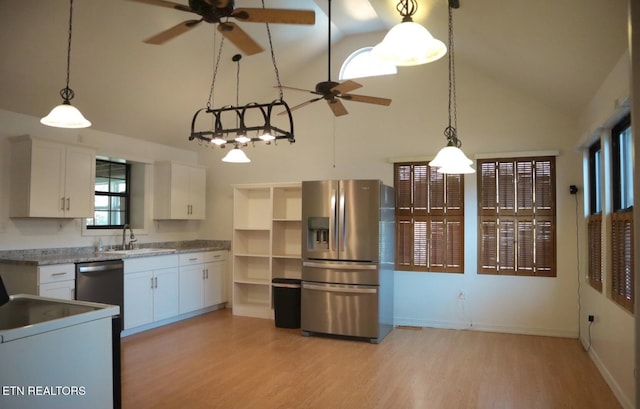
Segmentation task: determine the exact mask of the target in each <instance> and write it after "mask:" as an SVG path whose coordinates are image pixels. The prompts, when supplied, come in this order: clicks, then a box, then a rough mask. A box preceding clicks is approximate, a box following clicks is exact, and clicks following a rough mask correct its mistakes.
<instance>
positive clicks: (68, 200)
mask: <svg viewBox="0 0 640 409" xmlns="http://www.w3.org/2000/svg"><path fill="white" fill-rule="evenodd" d="M70 208H71V199H70V198H67V210H69V209H70Z"/></svg>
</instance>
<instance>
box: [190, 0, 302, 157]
mask: <svg viewBox="0 0 640 409" xmlns="http://www.w3.org/2000/svg"><path fill="white" fill-rule="evenodd" d="M262 7H263V8H264V0H263V1H262ZM266 27H267V36H268V38H269V47H270V49H271V61H272V63H273V70H274V72H275V75H276V80H277V82H278V87H277V88H279V90H280V96H279V98H278V99H276V100H274V101H272V102H270V103H264V104H259V103H256V102H251V103H248V104H246V105H243V106H241V105H240V102H239V95H240V60H241V59H242V56H241V55H240V54H236V55H234V56H233V58H232V61H234V62H235V63H237V70H236V103H235V105H234V106H231V105H226V106H223V107H221V108H216V109H214V108H211V105H212V101H213V95H214V92H213V89H214V86H215V81H216V75H217V73H218V66H219V63H220V56H221V55H222V47H223V44H224V37H222V40H221V42H220V47H219V49H218V53H217V57H216V61H215V66H214V70H213V77H212V80H211V89H210V91H209V100H208V102H207V107H206V108H202V109H199V110H198V111H196V113H195V115H194V116H193V119H192V121H191V134H190V135H189V140H196V141H198V142H200V143H201V144H204V145H206V146H218V147H219V148H221V149H224V148H226V147H227V146H233V148H232V149H231V150H230V151H229V152H228V153H227V154H226V155H225V156H224V158H223V159H222V161H223V162H231V163H249V162H251V160H250V159H249V158H248V157H247V155H246V154H245V152H244V151H243V150H242V148H244V147H246V146H248V145H249V143H251V144H253V145H254V146H255V144H256V143H260V144H265V145H271V144H273V145H277V141H278V140H282V139H286V140H287V141H289V143H294V142H295V141H296V140H295V138H294V135H293V116H292V114H291V109H290V108H289V106H288V105H287V103H286V102H285V101H284V99H283V94H282V85H281V84H280V75H279V72H278V66H277V65H276V58H275V54H274V52H273V44H272V41H271V31H270V29H269V24H268V23H266ZM214 42H215V41H214ZM214 57H215V53H214ZM274 108H278V109H284V111H283V112H280V113H279V114H278V115H284V114H286V117H285V118H284V119H283V120H282V121H281V122H282V123H285V125H284V126H283V127H281V126H279V125H278V124H276V123H275V121H272V119H274V120H275V114H274V115H273V117H272V113H273V109H274ZM200 114H204V115H211V119H212V126H211V128H209V129H206V130H204V131H196V122H197V119H198V116H199V115H200ZM286 119H288V124H287V123H286V122H285V121H286ZM231 124H233V125H231ZM287 125H288V128H287Z"/></svg>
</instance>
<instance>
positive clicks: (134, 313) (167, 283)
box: [124, 255, 179, 330]
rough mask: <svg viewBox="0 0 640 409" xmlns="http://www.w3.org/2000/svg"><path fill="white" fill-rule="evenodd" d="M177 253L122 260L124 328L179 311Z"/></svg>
mask: <svg viewBox="0 0 640 409" xmlns="http://www.w3.org/2000/svg"><path fill="white" fill-rule="evenodd" d="M178 265H179V259H178V256H177V255H168V256H158V257H141V258H133V259H125V260H124V310H125V311H124V328H125V330H126V329H130V328H135V327H138V326H141V325H145V324H150V323H152V322H155V321H160V320H164V319H167V318H171V317H175V316H177V315H178V314H179V308H178V306H179V290H178V289H179V282H178V276H179V268H178Z"/></svg>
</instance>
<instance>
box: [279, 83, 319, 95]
mask: <svg viewBox="0 0 640 409" xmlns="http://www.w3.org/2000/svg"><path fill="white" fill-rule="evenodd" d="M273 88H282V89H290V90H292V91H302V92H310V93H312V94H317V95H321V94H320V93H319V92H316V91H311V90H310V89H303V88H296V87H289V86H287V85H281V86H280V87H278V86H277V85H276V86H274V87H273Z"/></svg>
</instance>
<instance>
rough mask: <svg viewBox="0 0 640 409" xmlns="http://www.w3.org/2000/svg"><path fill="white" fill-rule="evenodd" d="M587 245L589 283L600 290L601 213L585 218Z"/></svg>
mask: <svg viewBox="0 0 640 409" xmlns="http://www.w3.org/2000/svg"><path fill="white" fill-rule="evenodd" d="M587 245H588V246H589V272H588V274H589V284H590V285H591V286H592V287H593V288H595V289H596V290H598V291H600V292H602V214H601V213H597V214H592V215H589V217H588V219H587Z"/></svg>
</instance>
